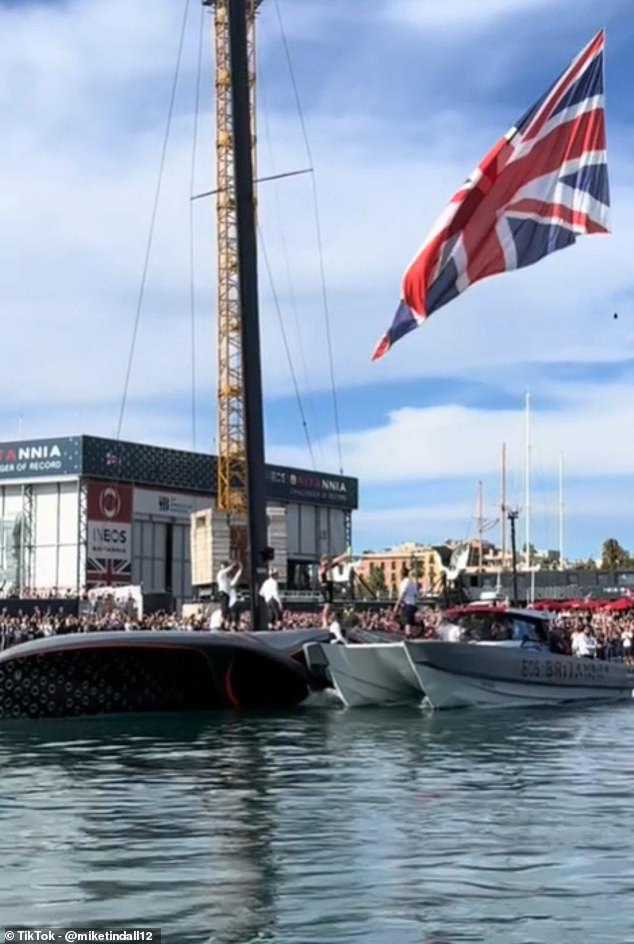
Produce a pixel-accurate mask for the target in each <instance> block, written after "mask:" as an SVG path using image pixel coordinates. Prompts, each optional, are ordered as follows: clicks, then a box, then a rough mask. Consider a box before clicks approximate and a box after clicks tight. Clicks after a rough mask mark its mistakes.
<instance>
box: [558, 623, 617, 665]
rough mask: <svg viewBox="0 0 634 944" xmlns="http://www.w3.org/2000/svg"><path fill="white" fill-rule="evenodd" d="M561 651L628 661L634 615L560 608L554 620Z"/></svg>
mask: <svg viewBox="0 0 634 944" xmlns="http://www.w3.org/2000/svg"><path fill="white" fill-rule="evenodd" d="M553 625H554V628H555V629H556V630H558V631H559V633H560V635H561V638H562V641H563V650H564V651H565V652H568V653H570V654H572V655H579V656H588V657H596V658H598V659H620V660H623V661H624V662H627V663H628V664H631V663H632V661H633V659H632V641H633V639H634V616H632V613H631V612H628V611H626V612H624V613H610V612H606V611H601V610H598V611H596V610H595V611H588V612H584V611H569V612H566V611H563V612H561V613H558V614H557V615H556V616H555V618H554V621H553Z"/></svg>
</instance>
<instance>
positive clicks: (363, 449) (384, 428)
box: [275, 384, 634, 485]
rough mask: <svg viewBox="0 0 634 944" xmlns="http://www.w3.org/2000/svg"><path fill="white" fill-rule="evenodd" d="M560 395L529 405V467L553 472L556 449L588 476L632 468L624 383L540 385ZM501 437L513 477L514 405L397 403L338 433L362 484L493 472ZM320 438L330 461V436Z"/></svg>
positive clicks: (517, 438)
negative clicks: (548, 406)
mask: <svg viewBox="0 0 634 944" xmlns="http://www.w3.org/2000/svg"><path fill="white" fill-rule="evenodd" d="M541 392H542V393H543V394H551V395H556V396H558V397H559V398H561V404H560V407H559V408H558V409H552V410H550V411H540V412H537V413H535V412H534V413H533V421H532V429H533V432H532V439H533V465H534V470H535V475H539V474H540V473H542V474H543V473H549V474H553V473H554V470H555V469H556V468H557V464H558V461H559V455H560V454H563V455H564V457H565V463H566V468H567V470H568V474H569V475H573V476H576V477H585V478H590V477H593V476H611V475H624V474H634V454H633V453H632V451H631V450H630V449H629V448H628V447H627V440H626V438H625V437H626V436H627V434H628V431H629V430H630V429H632V427H633V426H634V399H633V398H632V394H631V388H630V387H629V386H626V385H617V384H613V385H598V384H597V385H593V384H586V385H584V386H583V387H575V386H572V387H561V388H557V387H553V388H549V387H545V388H544V389H542V391H541ZM503 442H506V443H507V446H508V451H509V465H510V469H511V474H512V476H514V477H515V481H516V482H519V481H521V469H522V465H523V462H524V417H523V412H522V404H521V402H518V408H517V410H495V409H484V408H479V409H477V408H469V407H466V406H462V405H446V406H435V407H430V408H429V409H421V408H413V407H403V408H402V409H399V410H395V411H393V412H391V413H390V414H389V416H388V418H387V420H386V421H385V422H383V423H381V424H377V425H376V426H374V427H372V428H369V429H365V430H362V431H359V432H355V433H347V434H345V435H344V437H343V448H344V453H345V457H346V468H347V471H349V472H350V473H351V474H353V475H358V476H359V477H360V478H361V479H362V480H363V482H364V483H365V484H366V485H371V484H373V483H392V482H407V481H412V482H415V481H421V482H422V481H424V480H429V479H439V478H440V479H442V478H445V477H446V478H452V477H453V478H463V477H469V476H471V477H472V478H473V480H474V481H475V480H476V479H477V478H478V477H481V476H487V475H489V476H493V475H497V471H498V469H499V464H500V448H501V444H502V443H503ZM322 446H323V447H324V449H325V452H326V455H328V453H330V462H331V464H334V462H335V455H334V447H335V443H334V441H333V440H332V438H331V439H329V440H328V441H327V442H326V443H323V444H322ZM275 456H276V458H277V459H278V461H285V462H288V463H289V464H291V463H294V464H303V463H305V462H306V456H305V454H304V451H303V450H302V449H299V448H296V447H292V448H287V449H284V448H282V447H278V448H276V449H275Z"/></svg>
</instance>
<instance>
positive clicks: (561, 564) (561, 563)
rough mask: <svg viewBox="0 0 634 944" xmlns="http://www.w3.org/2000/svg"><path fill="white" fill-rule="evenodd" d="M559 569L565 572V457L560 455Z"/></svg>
mask: <svg viewBox="0 0 634 944" xmlns="http://www.w3.org/2000/svg"><path fill="white" fill-rule="evenodd" d="M559 569H560V570H564V457H563V453H560V454H559Z"/></svg>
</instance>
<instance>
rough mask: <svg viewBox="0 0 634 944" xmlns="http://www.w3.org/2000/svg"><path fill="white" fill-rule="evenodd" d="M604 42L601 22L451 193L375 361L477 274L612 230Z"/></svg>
mask: <svg viewBox="0 0 634 944" xmlns="http://www.w3.org/2000/svg"><path fill="white" fill-rule="evenodd" d="M604 46H605V34H604V31H603V30H601V31H600V32H599V33H597V35H596V36H595V37H594V39H592V40H591V41H590V42H589V43H588V45H587V46H586V47H585V49H583V50H582V51H581V52H580V53H579V55H578V56H577V57H576V59H574V60H573V61H572V63H571V64H570V66H569V67H568V68H567V69H566V70H565V72H563V73H562V74H561V75H560V77H559V78H558V79H557V80H556V82H554V84H553V85H552V86H551V87H550V88H549V89H548V91H547V92H546V94H545V95H543V96H542V97H541V98H540V99H539V101H538V102H536V104H535V105H533V107H532V108H530V109H529V111H527V112H526V114H525V115H524V117H523V118H521V120H520V121H518V122H517V124H516V125H514V126H513V127H512V128H511V129H510V131H508V132H507V133H506V134H505V135H504V137H503V138H501V139H500V141H498V143H497V144H496V145H495V146H494V147H493V148H492V149H491V150H490V151H489V153H488V154H487V155H486V157H485V158H484V159H483V160H482V161H480V163H479V164H478V166H477V167H476V169H475V170H474V172H473V173H472V174H471V176H470V177H469V178H468V180H467V181H466V183H465V184H464V186H463V187H461V189H460V190H458V192H457V193H456V194H455V195H454V196H453V197H452V199H451V201H450V203H449V205H448V207H447V208H446V209H445V211H444V212H443V213H442V214H441V216H440V218H439V219H438V220H437V221H436V224H435V225H434V227H433V228H432V231H431V233H430V234H429V236H428V238H427V240H426V242H425V244H424V245H423V247H422V249H421V250H420V252H419V253H418V255H417V256H416V258H415V259H414V261H413V262H412V263H411V264H410V266H409V268H408V269H407V270H406V272H405V275H404V276H403V285H402V299H401V303H400V305H399V307H398V309H397V311H396V315H395V316H394V321H393V322H392V325H391V327H390V328H389V330H388V331H387V333H386V334H385V335H384V336H383V337H382V338H381V340H380V341H379V343H378V344H377V346H376V348H375V350H374V354H373V356H372V360H378V359H379V358H380V357H383V355H384V354H385V353H386V352H387V351H388V350H389V349H390V348H391V346H392V345H393V344H394V342H395V341H398V340H399V338H402V337H403V335H405V334H407V333H408V332H409V331H412V330H413V329H414V328H417V327H419V325H421V324H422V323H423V321H425V319H426V318H428V317H429V315H431V314H432V312H434V311H436V310H437V309H438V308H442V306H443V305H446V304H447V303H448V302H450V301H452V299H454V298H456V296H458V295H460V294H461V293H462V292H464V291H465V289H467V288H468V287H469V286H470V285H472V284H473V283H474V282H478V281H479V280H480V279H485V278H487V277H488V276H490V275H496V274H497V273H499V272H507V271H510V270H511V269H519V268H522V267H523V266H529V265H532V264H533V263H534V262H537V261H538V260H539V259H542V258H543V257H544V256H547V255H548V254H549V253H551V252H555V251H556V250H557V249H564V248H565V247H566V246H570V245H572V244H573V243H574V242H575V241H576V239H577V237H578V236H583V235H592V234H593V233H607V232H609V206H610V195H609V186H608V167H607V152H606V136H605V116H604V96H603V88H604V73H603V53H604Z"/></svg>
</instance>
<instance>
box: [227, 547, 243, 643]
mask: <svg viewBox="0 0 634 944" xmlns="http://www.w3.org/2000/svg"><path fill="white" fill-rule="evenodd" d="M241 576H242V564H240V563H239V564H238V569H237V570H236V572H235V573H234V575H233V577H232V578H231V580H230V583H229V629H232V630H234V632H237V630H238V624H239V623H240V607H239V606H238V591H237V589H236V588H237V586H238V584H239V583H240V577H241Z"/></svg>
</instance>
